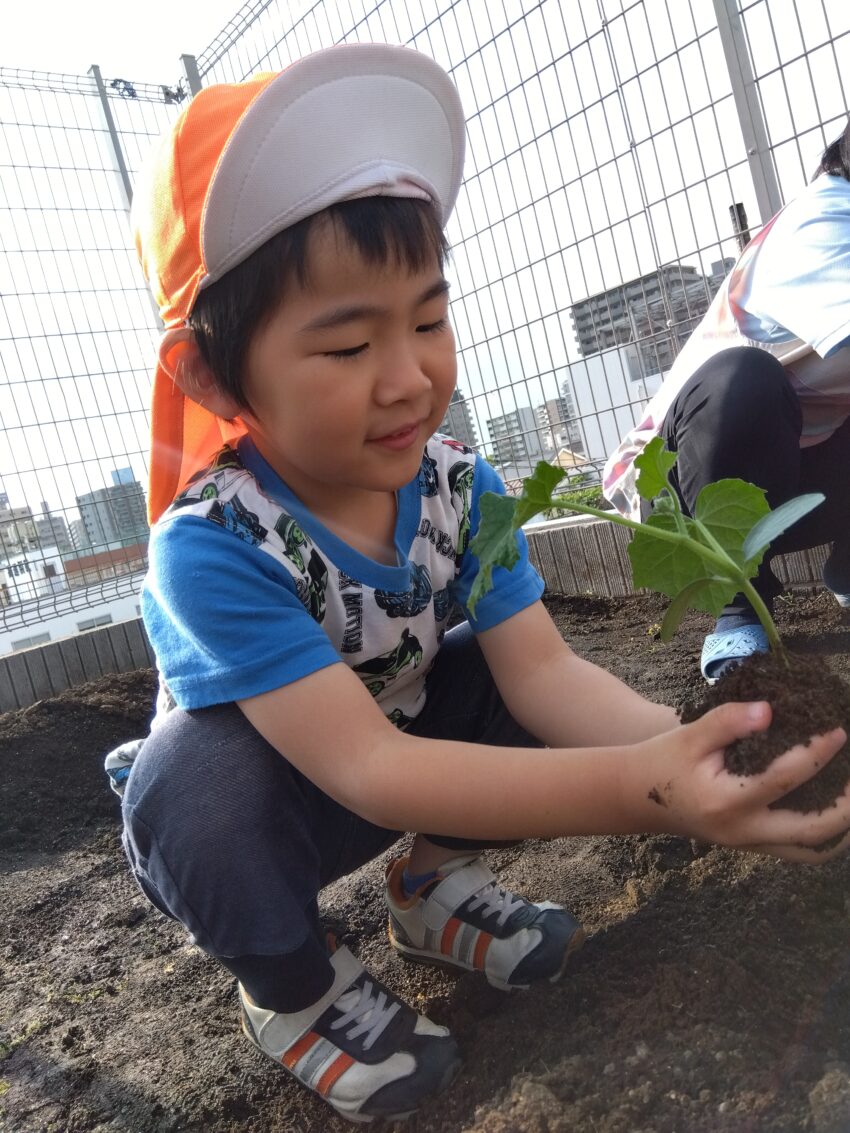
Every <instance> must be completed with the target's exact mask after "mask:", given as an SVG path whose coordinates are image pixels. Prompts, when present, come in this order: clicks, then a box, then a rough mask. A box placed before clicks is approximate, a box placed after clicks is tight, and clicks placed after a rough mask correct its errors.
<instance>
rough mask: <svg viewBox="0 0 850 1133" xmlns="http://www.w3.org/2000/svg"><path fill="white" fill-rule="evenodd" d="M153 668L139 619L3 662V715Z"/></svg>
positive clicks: (0, 707) (0, 674) (0, 681)
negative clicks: (70, 690)
mask: <svg viewBox="0 0 850 1133" xmlns="http://www.w3.org/2000/svg"><path fill="white" fill-rule="evenodd" d="M153 664H154V656H153V650H152V649H151V647H150V643H149V642H148V639H147V634H146V633H145V630H144V626H143V625H142V620H141V618H135V619H133V620H132V621H127V622H116V623H115V624H114V625H108V626H103V627H102V628H100V629H95V630H91V631H90V632H88V633H80V634H76V635H75V636H73V637H65V638H62V639H61V640H60V641H51V642H50V643H49V644H47V645H37V646H34V647H33V648H32V649H22V650H21V651H20V652H19V653H11V654H9V656H7V657H0V712H10V711H12V710H13V709H15V708H26V707H27V706H28V705H30V704H35V702H36V701H37V700H43V699H44V698H45V697H47V696H55V695H56V693H58V692H63V691H64V690H65V689H66V688H73V686H74V685H80V684H85V682H86V681H94V680H97V678H98V677H103V676H106V674H107V673H129V672H132V671H133V670H134V669H145V668H148V667H149V666H152V665H153Z"/></svg>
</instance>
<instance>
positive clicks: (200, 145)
mask: <svg viewBox="0 0 850 1133" xmlns="http://www.w3.org/2000/svg"><path fill="white" fill-rule="evenodd" d="M276 77H277V76H276V75H273V74H263V75H257V76H255V77H254V78H253V79H251V80H249V81H248V82H245V83H232V84H221V85H218V86H214V87H208V88H206V89H205V90H202V91H200V92H199V93H198V94H197V95H196V96H195V98H194V99H193V100H192V102H191V103H190V104H189V106H188V107H187V108H186V110H185V111H184V112H183V114H182V115H181V116H180V117H179V118H178V119H177V122H176V124H175V126H174V127H173V128H172V130H171V131H170V132H169V133H168V134H166V135H165V136H164V137H163V138H162V140H161V141H160V143H159V145H158V147H157V149H156V150H155V152H154V154H153V155H152V157H151V159H150V161H149V162H148V163H147V164H146V165H145V167H144V168H143V170H142V172H141V174H140V176H139V178H138V181H137V183H136V187H135V192H134V197H133V210H132V223H133V229H134V235H135V241H136V250H137V251H138V254H139V259H140V261H141V264H142V268H143V270H144V273H145V276H146V278H147V280H148V282H149V284H150V288H151V292H152V293H153V296H154V299H155V300H156V303H157V305H158V307H159V313H160V317H161V319H162V321H163V323H164V324H165V326H166V327H167V328H171V327H177V326H181V325H183V324H184V323H185V321H186V319H187V317H188V315H189V313H190V311H191V310H192V307H193V305H194V303H195V300H196V299H197V297H198V292H199V290H200V287H201V284H202V282H203V280H204V279H205V277H206V275H207V266H206V263H205V261H204V249H203V241H202V226H203V216H204V209H205V206H206V201H207V197H208V194H209V190H210V186H211V184H212V182H213V179H214V177H215V172H216V169H217V167H218V163H219V161H220V159H221V155H222V153H223V152H224V150H225V148H226V147H227V144H228V142H229V141H230V139H231V137H232V136H233V134H234V132H235V130H236V129H237V127H238V125H239V122H240V120H241V119H242V116H243V115H244V114H245V112H246V111H247V109H248V107H249V106H250V105H251V104H252V103H253V101H254V99H255V98H257V96H258V95H259V94H261V93H262V91H263V90H265V88H266V87H267V86H268V84H269V83H270V82H271V81H272V80H273V79H275V78H276ZM245 432H246V428H245V425H244V424H243V422H242V421H240V419H239V418H238V417H237V418H235V419H234V420H233V421H224V420H222V419H221V418H220V417H216V416H215V415H214V414H213V413H210V412H209V411H208V410H206V409H204V408H203V407H202V406H200V405H198V404H197V403H196V402H194V401H192V400H191V399H190V398H187V397H185V396H184V394H183V392H182V391H181V390H180V389H179V388H178V387H177V386H176V385H175V384H174V382H173V381H172V379H171V378H170V376H169V375H168V374H167V373H166V372H165V371H164V370H163V369H162V367H160V366H157V369H156V372H155V374H154V381H153V395H152V407H151V452H150V479H149V492H148V518H149V520H150V522H151V523H155V522H156V520H157V519H159V517H160V516H161V515H162V513H163V512H164V511H165V509H166V508H167V507H169V506H170V504H171V503H172V502H173V500H174V498H175V497H176V496H177V495H178V494H179V493H180V492H181V491H182V490H183V488H185V486H186V484H187V483H188V481H189V480H190V479H191V477H192V476H193V475H194V474H195V473H196V472H198V471H199V470H200V469H202V468H203V467H204V465H205V463H206V462H207V461H208V460H209V459H210V457H211V456H212V455H213V454H214V453H215V452H216V451H217V450H218V449H219V448H221V447H222V445H223V444H227V443H233V441H235V440H236V439H237V438H238V437H240V436H242V435H244V434H245Z"/></svg>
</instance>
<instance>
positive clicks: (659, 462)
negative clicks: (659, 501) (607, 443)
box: [635, 437, 678, 500]
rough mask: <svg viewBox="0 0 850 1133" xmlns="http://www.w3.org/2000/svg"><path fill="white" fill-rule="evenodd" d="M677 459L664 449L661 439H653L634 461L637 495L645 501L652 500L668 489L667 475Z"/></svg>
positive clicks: (673, 454) (673, 453)
mask: <svg viewBox="0 0 850 1133" xmlns="http://www.w3.org/2000/svg"><path fill="white" fill-rule="evenodd" d="M677 459H678V457H677V456H676V453H675V452H670V451H669V450H668V449H666V448H665V447H664V441H662V439H661V437H653V438H652V440H651V441H650V442H649V444H648V445H647V446H646V448H645V449H644V450H643V452H642V453H641V454H640V456H639V457H637V458H636V460H635V468H637V469H638V471H639V475H638V478H637V490H638V494H639V495H640V496H641V497H642V498H643V499H645V500H654V499H655V497H656V496H657V495H659V494H660V493H661V492H663V491H664V489H665V488H667V489H669V488H670V483H669V481H668V479H667V473H668V472H669V471H670V469H671V468H672V467H673V465H674V464H675V463H676V461H677Z"/></svg>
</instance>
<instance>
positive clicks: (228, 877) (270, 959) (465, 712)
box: [122, 625, 542, 1011]
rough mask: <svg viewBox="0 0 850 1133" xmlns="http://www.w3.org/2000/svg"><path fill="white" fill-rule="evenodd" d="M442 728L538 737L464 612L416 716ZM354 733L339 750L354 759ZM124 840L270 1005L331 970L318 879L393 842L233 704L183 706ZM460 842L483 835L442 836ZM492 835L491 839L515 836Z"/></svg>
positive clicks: (139, 777)
mask: <svg viewBox="0 0 850 1133" xmlns="http://www.w3.org/2000/svg"><path fill="white" fill-rule="evenodd" d="M409 731H410V732H412V733H413V734H416V735H420V736H428V737H431V738H434V739H453V740H463V741H468V742H472V743H491V744H502V745H506V746H525V747H540V746H542V745H541V744H540V742H539V741H538V740H536V739H534V738H533V737H532V736H530V735H529V734H528V733H527V732H525V731H524V730H523V729H522V728H521V727H520V726H519V725H518V724H517V723H516V721H515V720H514V719H513V718H512V717H511V716H510V715H509V713H508V711H507V709H506V708H505V706H504V704H503V703H502V700H501V697H500V696H499V693H498V691H497V689H496V687H495V684H494V683H493V679H492V677H491V676H490V671H489V669H488V668H487V665H486V663H485V661H484V657H483V654H482V653H481V650H480V648H479V646H478V643H477V642H476V640H475V637H474V635H473V633H472V632H471V630H470V629H469V627H468V626H467V625H462V626H458V627H456V628H455V629H453V630H451V631H449V633H447V635H446V638H445V640H444V642H443V645H442V648H441V649H440V652H439V654H438V656H437V659H436V661H435V664H434V667H433V669H432V671H431V673H430V675H429V677H428V700H427V704H426V707H425V709H424V710H423V712H422V713H421V714H420V716H419V717H418V718H417V719H416V721H415V722H414V724H413V725H412V726H411V727H410V729H409ZM345 757H346V753H345V737H344V736H341V737H340V750H339V753H338V758H339V759H340V760H344V759H345ZM122 812H123V817H124V847H125V850H126V852H127V856H128V858H129V861H130V865H131V868H132V871H133V874H134V875H135V877H136V880H137V881H138V883H139V885H140V886H141V888H142V890H143V892H144V893H145V894H146V896H147V897H148V898H149V900H150V901H152V902H153V904H154V905H156V907H157V908H158V909H160V911H161V912H163V913H165V914H166V915H168V916H170V917H172V918H174V919H175V920H177V921H179V922H180V923H181V924H183V925H184V926H185V927H186V929H187V930H188V931H189V933H190V935H191V937H192V939H193V940H194V941H195V943H197V944H198V945H199V946H200V947H201V948H203V949H204V950H205V951H206V952H208V953H209V954H211V955H212V956H215V957H217V958H218V959H219V960H220V961H221V962H222V963H223V964H224V966H225V967H227V968H228V970H229V971H231V972H232V973H233V974H234V975H235V976H236V977H237V979H239V980H240V981H241V982H242V984H243V985H244V986H245V988H246V990H247V991H248V994H249V995H250V996H251V998H252V999H253V1000H254V1002H256V1003H259V1004H260V1005H261V1006H263V1007H267V1008H270V1009H272V1010H276V1011H298V1010H301V1009H303V1008H304V1007H306V1006H308V1005H309V1004H310V1003H313V1002H315V1001H316V1000H317V999H318V998H319V997H320V996H321V995H323V994H324V992H325V991H326V990H327V988H328V987H329V986H330V984H331V982H332V979H333V972H332V969H331V967H330V963H329V961H328V957H327V949H326V944H325V940H324V934H323V932H322V929H321V926H320V923H319V915H318V905H317V897H318V893H319V890H320V889H321V888H322V887H323V886H325V885H327V884H329V883H330V882H331V881H334V880H336V879H337V878H340V877H343V876H345V875H346V874H349V873H351V872H352V871H353V870H355V869H357V868H358V867H359V866H361V865H363V864H364V863H365V862H368V861H370V860H371V859H372V858H374V857H376V856H377V855H378V854H380V853H382V852H383V851H384V850H386V849H387V848H388V847H389V846H391V845H392V844H393V843H394V842H395V841H396V840H397V839H398V838H399V836H400V834H399V832H398V831H393V830H384V829H382V828H381V827H378V826H374V825H372V823H370V822H366V821H365V820H364V819H362V818H360V817H359V816H358V815H356V814H353V813H352V812H351V811H349V810H346V809H345V808H344V807H342V806H340V805H339V803H336V802H334V800H333V799H331V798H330V797H329V796H328V795H325V794H324V793H323V792H322V791H320V790H319V789H318V788H317V787H316V786H315V785H314V784H313V783H311V782H310V780H308V779H306V778H305V777H304V776H303V775H302V774H301V773H300V772H299V771H297V770H296V768H295V767H293V766H292V765H291V764H290V763H288V762H287V760H286V759H285V758H284V757H283V756H282V755H280V754H279V753H278V752H277V751H276V750H275V749H274V748H273V747H271V745H270V744H268V743H267V742H266V741H265V740H264V739H263V738H262V736H260V735H259V733H258V732H256V731H255V730H254V728H253V727H252V726H251V724H249V723H248V721H247V719H246V718H245V716H244V715H243V714H242V712H241V711H240V710H239V708H238V707H237V706H236V705H235V704H225V705H218V706H216V707H213V708H204V709H199V710H195V711H190V712H184V711H181V710H180V709H175V710H174V711H172V712H171V713H170V714H169V716H168V717H167V719H166V721H165V722H164V723H163V724H162V726H161V727H159V728H157V729H155V730H154V731H153V732H152V733H151V735H150V737H149V738H148V740H147V741H146V742H145V744H144V746H143V748H142V750H141V752H140V754H139V756H138V758H137V759H136V762H135V764H134V765H133V769H132V772H131V774H130V777H129V779H128V781H127V787H126V791H125V794H124V799H123V805H122ZM431 840H432V841H434V842H436V843H438V844H439V845H444V846H451V847H456V848H458V850H462V849H467V848H482V847H483V845H484V843H480V842H472V841H469V840H464V839H461V838H455V839H452V838H445V837H438V836H433V837H432V839H431ZM504 844H505V843H493V842H488V843H486V845H504Z"/></svg>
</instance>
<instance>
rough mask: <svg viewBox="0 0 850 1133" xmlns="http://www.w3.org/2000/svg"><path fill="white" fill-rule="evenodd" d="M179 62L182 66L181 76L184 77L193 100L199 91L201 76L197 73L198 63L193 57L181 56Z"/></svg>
mask: <svg viewBox="0 0 850 1133" xmlns="http://www.w3.org/2000/svg"><path fill="white" fill-rule="evenodd" d="M180 62H181V63H182V64H183V75H184V76H185V79H186V85H187V86H188V88H189V93H190V94H191V95H192V97H193V98H194V97H195V95H196V94H197V93H198V92H199V91H200V89H201V76H200V73H199V72H198V61H197V59H196V58H195V56H194V55H181V56H180Z"/></svg>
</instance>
